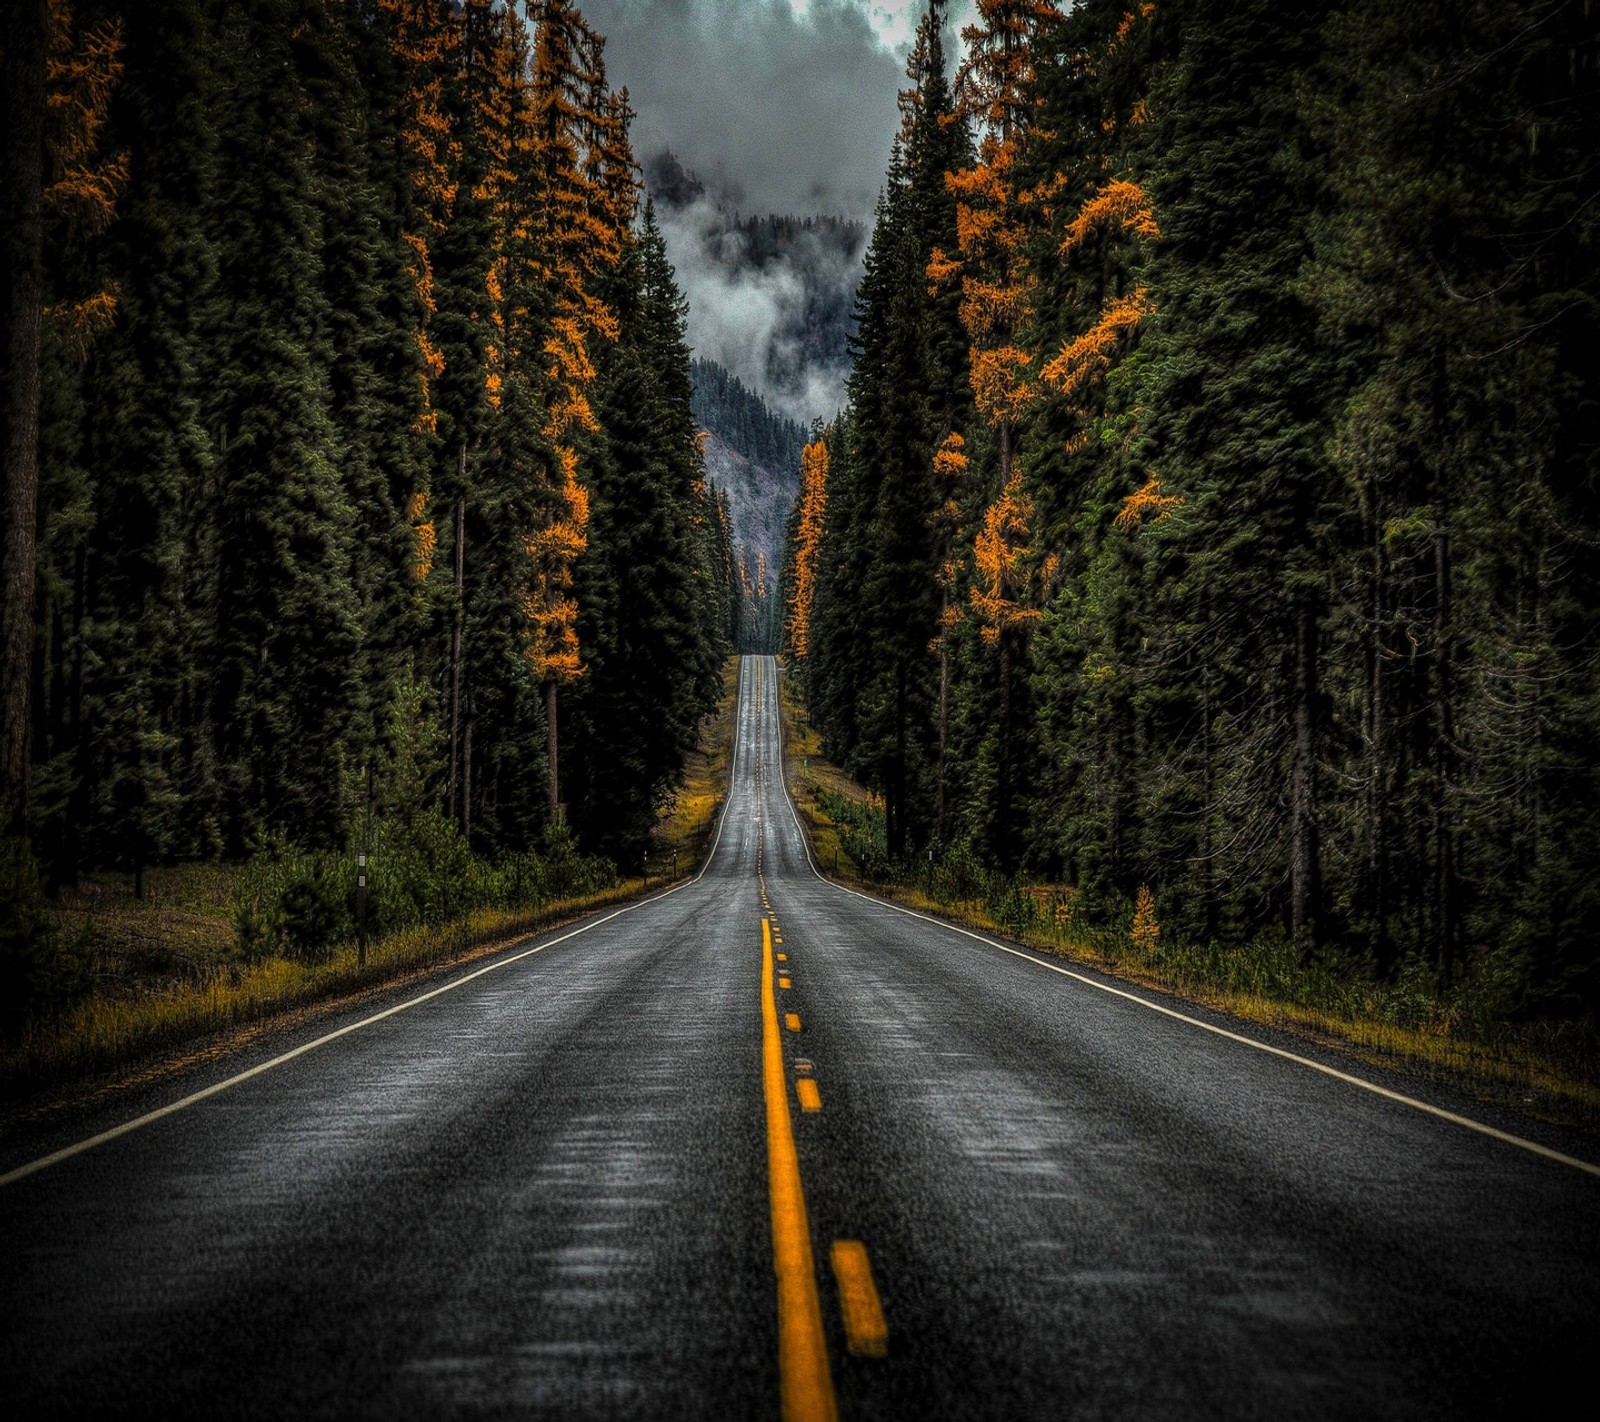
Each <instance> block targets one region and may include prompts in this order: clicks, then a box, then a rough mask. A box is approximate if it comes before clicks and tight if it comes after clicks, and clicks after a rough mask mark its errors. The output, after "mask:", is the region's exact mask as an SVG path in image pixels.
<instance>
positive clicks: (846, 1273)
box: [833, 1239, 889, 1358]
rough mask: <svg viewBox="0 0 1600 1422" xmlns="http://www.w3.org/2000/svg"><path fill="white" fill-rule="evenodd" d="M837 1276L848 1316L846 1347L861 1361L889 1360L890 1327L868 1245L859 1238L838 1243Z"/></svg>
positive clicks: (835, 1251) (835, 1255)
mask: <svg viewBox="0 0 1600 1422" xmlns="http://www.w3.org/2000/svg"><path fill="white" fill-rule="evenodd" d="M833 1277H834V1279H835V1280H836V1281H837V1282H838V1285H839V1307H840V1309H841V1310H842V1311H843V1313H844V1337H845V1346H846V1347H847V1348H848V1349H849V1350H850V1351H851V1352H852V1353H854V1354H855V1355H856V1356H857V1357H859V1358H885V1357H887V1356H888V1354H889V1325H888V1323H886V1322H885V1321H884V1317H883V1303H882V1302H881V1301H880V1300H879V1298H878V1286H877V1285H876V1284H875V1283H873V1282H872V1264H871V1261H870V1260H868V1258H867V1246H866V1245H864V1244H863V1243H862V1242H861V1241H860V1240H859V1239H836V1240H834V1242H833Z"/></svg>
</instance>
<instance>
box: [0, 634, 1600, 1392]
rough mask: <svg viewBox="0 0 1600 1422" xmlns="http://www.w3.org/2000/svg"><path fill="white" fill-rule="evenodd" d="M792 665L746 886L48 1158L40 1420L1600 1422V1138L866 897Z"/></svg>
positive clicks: (489, 963)
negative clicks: (797, 792)
mask: <svg viewBox="0 0 1600 1422" xmlns="http://www.w3.org/2000/svg"><path fill="white" fill-rule="evenodd" d="M779 675H780V673H779V672H778V670H777V668H776V666H775V664H774V663H773V662H772V661H771V660H770V659H764V658H746V659H745V661H744V664H743V666H742V669H741V676H740V692H739V703H738V711H737V715H738V725H737V739H736V748H735V755H734V766H733V773H732V785H731V788H730V793H729V797H728V800H727V804H726V809H725V812H724V817H723V820H722V822H721V825H720V829H719V831H718V835H717V838H716V840H715V843H714V846H713V850H712V852H711V854H710V857H709V859H708V862H707V864H706V866H705V868H704V869H703V871H702V872H701V873H700V875H699V876H698V877H697V878H695V879H693V880H691V881H689V882H688V883H686V884H684V885H681V886H679V887H677V888H675V889H671V890H669V891H667V892H665V893H662V894H659V895H657V896H655V897H653V898H650V899H647V900H645V901H643V902H641V903H638V904H636V905H633V906H631V907H628V908H624V909H622V910H620V911H619V910H615V909H613V910H609V911H606V912H603V913H600V914H596V915H594V916H592V917H591V918H589V919H586V920H582V921H580V922H579V923H577V924H573V925H569V926H568V927H566V928H564V929H561V930H558V931H555V932H552V933H550V934H547V935H544V936H543V937H539V938H534V939H530V940H528V941H527V942H525V943H522V944H519V945H517V946H516V947H514V948H510V949H507V950H506V951H504V952H502V953H500V954H499V955H497V956H495V957H492V958H490V959H487V960H480V961H478V962H476V963H473V964H472V965H471V966H470V967H465V968H458V969H455V970H453V971H450V972H447V973H444V974H441V975H439V976H438V977H436V978H434V979H433V980H431V981H430V982H429V983H428V984H427V985H426V986H424V987H418V986H417V985H415V984H413V985H411V986H409V987H407V988H405V989H401V990H397V991H395V992H394V993H392V994H390V995H389V996H388V997H386V998H384V999H382V1000H380V1001H378V1002H377V1003H376V1004H375V1003H373V1002H371V1001H368V1002H365V1003H363V1004H362V1005H361V1006H359V1007H353V1008H348V1009H343V1010H341V1011H339V1012H336V1013H333V1014H331V1015H325V1016H323V1017H321V1018H320V1019H319V1020H317V1021H315V1022H314V1023H308V1024H302V1025H299V1026H296V1027H293V1028H286V1029H284V1030H283V1031H281V1032H278V1033H276V1034H274V1035H272V1036H271V1037H270V1038H269V1039H266V1040H261V1041H257V1042H256V1043H254V1044H253V1045H251V1046H250V1047H248V1048H246V1049H243V1050H241V1051H239V1052H237V1053H234V1054H232V1055H231V1056H228V1057H226V1058H225V1059H221V1060H217V1061H212V1062H209V1063H205V1064H202V1065H197V1066H195V1067H193V1068H192V1069H190V1070H189V1071H187V1072H186V1073H185V1074H183V1075H182V1076H179V1077H175V1078H166V1079H163V1080H160V1081H158V1082H155V1083H153V1084H151V1085H150V1086H148V1087H147V1088H144V1089H142V1091H141V1092H140V1093H138V1094H137V1099H136V1100H130V1099H129V1097H127V1096H126V1095H125V1096H122V1097H118V1098H117V1104H116V1105H115V1106H114V1107H112V1106H106V1105H99V1106H94V1105H90V1106H86V1107H84V1108H83V1109H82V1110H81V1111H79V1112H78V1113H76V1114H74V1115H72V1116H71V1117H70V1118H69V1119H65V1120H58V1121H56V1122H54V1123H53V1124H51V1125H50V1126H49V1127H35V1128H30V1129H27V1130H19V1131H17V1132H13V1133H12V1134H11V1135H10V1136H9V1137H8V1138H7V1139H5V1140H4V1141H3V1142H0V1180H3V1183H0V1251H3V1253H0V1257H3V1259H4V1276H3V1283H0V1319H3V1330H4V1331H3V1339H0V1389H3V1391H0V1397H3V1398H4V1404H3V1405H4V1410H5V1413H6V1415H7V1416H8V1417H12V1418H21V1417H29V1418H31V1417H73V1418H81V1417H95V1416H155V1417H173V1418H177V1417H224V1416H225V1417H241V1418H249V1417H290V1416H294V1417H299V1416H327V1417H383V1418H431V1417H441V1418H443V1417H463V1418H469V1417H508V1418H509V1417H550V1418H563V1419H566V1418H600V1417H638V1418H657V1417H660V1418H745V1417H749V1418H776V1417H780V1416H784V1417H787V1418H792V1419H796V1420H797V1422H798V1419H813V1418H815V1419H827V1418H831V1417H834V1416H838V1417H844V1418H870V1417H877V1418H908V1419H909V1418H916V1419H924V1418H946V1417H947V1418H991V1417H992V1418H1113V1417H1115V1418H1145V1417H1150V1418H1192V1417H1229V1418H1232V1417H1260V1418H1284V1417H1316V1418H1328V1417H1350V1418H1357V1417H1359V1418H1373V1417H1407V1418H1409V1417H1441V1418H1443V1417H1464V1416H1465V1417H1480V1416H1483V1417H1488V1416H1512V1415H1515V1416H1518V1417H1521V1416H1529V1415H1531V1416H1543V1415H1561V1414H1562V1413H1563V1412H1565V1411H1567V1410H1568V1409H1567V1408H1566V1407H1562V1406H1558V1405H1557V1402H1556V1401H1555V1399H1558V1398H1560V1397H1561V1395H1562V1393H1563V1391H1564V1389H1565V1387H1566V1386H1567V1385H1569V1384H1577V1385H1579V1386H1581V1388H1582V1392H1581V1393H1580V1394H1579V1396H1584V1395H1587V1396H1589V1397H1590V1399H1591V1403H1592V1399H1593V1397H1594V1382H1593V1366H1594V1356H1595V1348H1596V1345H1597V1344H1600V1173H1597V1172H1596V1170H1595V1165H1594V1162H1595V1160H1596V1157H1597V1151H1596V1148H1595V1145H1594V1143H1593V1142H1590V1141H1586V1140H1583V1139H1582V1138H1578V1137H1574V1136H1571V1135H1567V1134H1564V1133H1562V1132H1560V1131H1559V1130H1557V1129H1555V1128H1552V1127H1546V1126H1541V1125H1538V1124H1537V1123H1532V1122H1528V1121H1523V1120H1518V1119H1516V1118H1510V1117H1502V1116H1499V1115H1496V1114H1494V1113H1493V1112H1492V1111H1491V1110H1490V1108H1487V1107H1482V1106H1480V1105H1479V1104H1478V1103H1476V1102H1472V1101H1470V1100H1466V1099H1463V1098H1460V1097H1458V1096H1453V1095H1451V1094H1450V1093H1448V1092H1446V1091H1445V1090H1443V1089H1442V1088H1435V1087H1428V1086H1421V1085H1418V1084H1417V1083H1415V1082H1410V1081H1406V1080H1404V1079H1401V1078H1397V1077H1392V1076H1388V1075H1385V1074H1384V1073H1382V1072H1380V1071H1379V1070H1377V1069H1376V1068H1371V1067H1368V1066H1366V1065H1364V1064H1359V1063H1354V1062H1352V1061H1351V1060H1350V1059H1348V1058H1345V1057H1341V1056H1339V1055H1337V1054H1334V1053H1332V1052H1329V1051H1325V1050H1323V1049H1320V1048H1318V1047H1315V1046H1310V1045H1307V1044H1305V1043H1302V1042H1299V1041H1296V1040H1294V1039H1290V1038H1285V1037H1279V1036H1277V1035H1274V1034H1272V1033H1270V1032H1268V1031H1266V1030H1264V1029H1260V1028H1256V1027H1252V1026H1246V1025H1242V1024H1240V1023H1238V1022H1236V1021H1233V1020H1232V1019H1228V1018H1225V1017H1222V1016H1220V1015H1218V1014H1215V1013H1211V1012H1208V1011H1206V1010H1204V1009H1199V1008H1192V1007H1189V1006H1187V1005H1186V1004H1184V1003H1182V1002H1179V1001H1177V1000H1175V999H1169V998H1164V997H1161V996H1160V995H1158V994H1155V993H1152V992H1149V991H1147V990H1142V989H1131V988H1128V987H1126V986H1125V985H1122V984H1119V983H1118V982H1117V981H1116V980H1114V979H1111V978H1107V977H1102V976H1099V975H1097V974H1095V973H1094V972H1093V971H1090V970H1087V969H1081V968H1078V967H1075V966H1072V965H1070V964H1066V963H1063V962H1061V961H1060V960H1055V959H1049V958H1045V957H1042V956H1039V955H1036V954H1033V953H1030V952H1024V951H1021V950H1016V949H1014V948H1008V947H1007V946H1006V945H1001V944H994V943H990V942H987V941H984V940H981V939H980V938H978V937H975V936H973V935H971V934H967V933H963V932H961V931H959V930H957V929H953V928H949V927H946V926H943V925H940V924H937V923H935V922H933V921H931V920H929V919H926V918H921V917H918V916H916V915H912V914H909V913H907V912H905V911H903V910H901V909H898V908H895V907H892V906H888V905H886V904H883V903H881V902H879V901H877V900H874V899H871V898H867V897H864V896H862V895H859V894H856V893H853V892H851V891H850V890H848V889H845V888H842V887H839V886H836V885H833V884H830V883H829V882H827V881H825V880H824V879H823V878H821V877H820V876H819V875H818V874H816V873H815V872H814V870H813V867H812V865H811V863H810V860H809V856H808V853H807V850H806V846H805V843H804V839H803V836H802V834H801V831H800V828H799V823H798V820H797V818H796V815H795V812H794V809H793V806H792V804H791V802H790V800H789V798H788V795H787V793H786V791H785V788H784V785H783V778H782V768H781V767H782V760H781V751H780V746H779V737H778V715H777V685H778V679H779ZM1373 1088H1377V1089H1373ZM1585 1406H1587V1405H1585Z"/></svg>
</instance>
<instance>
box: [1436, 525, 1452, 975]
mask: <svg viewBox="0 0 1600 1422" xmlns="http://www.w3.org/2000/svg"><path fill="white" fill-rule="evenodd" d="M1445 517H1446V514H1445V510H1444V507H1443V505H1442V503H1441V507H1440V523H1439V526H1438V527H1437V529H1436V530H1435V532H1434V536H1433V579H1434V597H1433V618H1434V621H1433V668H1434V688H1433V698H1434V699H1433V708H1434V722H1433V726H1434V755H1435V758H1436V766H1435V774H1434V778H1433V825H1434V831H1433V833H1434V875H1435V877H1434V894H1435V923H1436V926H1437V931H1438V936H1439V986H1440V987H1441V988H1448V987H1449V986H1450V979H1451V975H1452V972H1453V967H1454V959H1455V937H1456V864H1455V826H1454V825H1452V824H1451V822H1450V815H1451V812H1452V809H1453V806H1452V805H1451V803H1450V801H1451V783H1452V779H1453V776H1454V772H1455V723H1454V716H1453V715H1452V708H1451V696H1452V694H1453V687H1452V684H1451V683H1452V680H1453V667H1452V657H1451V647H1450V535H1449V533H1448V531H1447V530H1446V527H1445V524H1444V519H1445Z"/></svg>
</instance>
